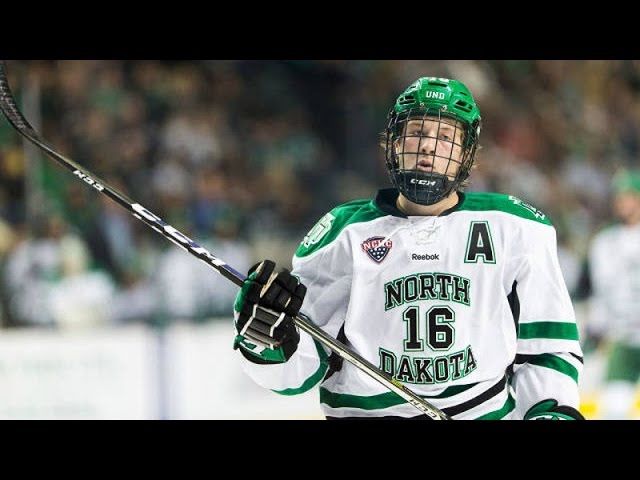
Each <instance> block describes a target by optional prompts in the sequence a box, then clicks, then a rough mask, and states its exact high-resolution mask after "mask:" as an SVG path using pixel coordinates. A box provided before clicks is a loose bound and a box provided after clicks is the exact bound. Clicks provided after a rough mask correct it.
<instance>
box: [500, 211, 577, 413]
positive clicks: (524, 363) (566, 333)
mask: <svg viewBox="0 0 640 480" xmlns="http://www.w3.org/2000/svg"><path fill="white" fill-rule="evenodd" d="M520 245H521V246H522V252H521V254H519V255H515V256H514V259H513V264H512V266H513V268H515V272H516V273H515V282H516V283H515V292H516V295H517V299H518V303H519V315H518V316H519V318H518V319H517V320H518V321H517V325H518V328H517V348H516V357H515V363H514V365H513V377H512V381H511V385H512V387H513V389H514V393H515V398H516V416H517V418H524V414H525V413H526V412H527V410H529V409H530V408H531V407H532V406H533V405H535V404H536V403H538V402H540V401H542V400H547V399H551V400H556V401H557V402H558V404H559V405H563V406H568V407H571V408H574V409H576V410H577V409H578V408H579V390H578V380H579V376H580V374H581V372H582V366H583V360H582V350H581V348H580V344H579V338H578V326H577V324H576V318H575V313H574V310H573V305H572V303H571V299H570V297H569V293H568V291H567V287H566V285H565V281H564V278H563V276H562V271H561V270H560V264H559V260H558V254H557V243H556V232H555V229H554V228H553V226H550V225H542V224H533V223H532V224H529V225H527V228H526V229H525V230H524V231H523V233H522V239H521V243H520Z"/></svg>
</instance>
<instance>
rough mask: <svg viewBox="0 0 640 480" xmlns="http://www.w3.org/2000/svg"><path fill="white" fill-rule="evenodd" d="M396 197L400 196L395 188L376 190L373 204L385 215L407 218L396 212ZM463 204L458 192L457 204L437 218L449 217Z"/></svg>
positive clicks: (461, 193)
mask: <svg viewBox="0 0 640 480" xmlns="http://www.w3.org/2000/svg"><path fill="white" fill-rule="evenodd" d="M398 195H400V193H399V192H398V190H396V189H395V188H383V189H381V190H378V193H377V194H376V198H375V199H374V200H373V202H374V204H375V206H376V207H377V208H379V209H380V210H382V211H383V212H385V213H388V214H389V215H393V216H394V217H401V218H407V216H406V215H405V214H404V213H402V212H401V211H400V210H398V207H396V200H398ZM463 203H464V192H458V203H456V204H455V205H454V206H453V207H451V208H449V209H447V210H445V211H444V212H442V213H441V214H440V215H439V216H440V217H444V216H445V215H449V214H450V213H453V212H455V211H456V210H458V208H460V205H462V204H463Z"/></svg>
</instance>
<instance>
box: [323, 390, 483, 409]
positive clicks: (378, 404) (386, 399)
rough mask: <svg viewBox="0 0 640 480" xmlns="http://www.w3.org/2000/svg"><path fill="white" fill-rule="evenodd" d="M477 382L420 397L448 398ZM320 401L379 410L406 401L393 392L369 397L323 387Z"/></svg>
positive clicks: (329, 404)
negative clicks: (336, 391) (337, 391)
mask: <svg viewBox="0 0 640 480" xmlns="http://www.w3.org/2000/svg"><path fill="white" fill-rule="evenodd" d="M476 385H477V383H472V384H470V385H457V386H453V387H449V388H447V389H445V390H444V391H443V392H442V393H440V394H438V395H434V396H432V397H427V396H425V395H421V396H422V398H430V399H431V398H448V397H453V396H454V395H458V394H459V393H462V392H464V391H465V390H468V389H470V388H471V387H475V386H476ZM320 402H321V403H324V404H326V405H328V406H330V407H332V408H341V407H351V408H360V409H362V410H379V409H382V408H389V407H395V406H396V405H400V404H402V403H407V402H406V400H404V399H402V398H401V397H399V396H398V395H397V394H395V393H393V392H387V393H381V394H379V395H372V396H369V397H365V396H360V395H350V394H347V393H334V392H330V391H329V390H327V389H326V388H324V387H320Z"/></svg>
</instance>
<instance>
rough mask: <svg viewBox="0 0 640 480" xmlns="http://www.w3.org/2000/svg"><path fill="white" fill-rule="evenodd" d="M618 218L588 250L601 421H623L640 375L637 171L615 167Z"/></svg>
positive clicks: (639, 181)
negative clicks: (602, 365)
mask: <svg viewBox="0 0 640 480" xmlns="http://www.w3.org/2000/svg"><path fill="white" fill-rule="evenodd" d="M611 190H612V193H613V203H612V207H613V213H614V215H615V216H616V217H617V219H618V220H619V222H618V223H616V224H614V225H609V226H607V227H606V228H604V229H602V230H601V231H600V232H598V234H596V235H595V236H594V238H593V240H592V243H591V248H590V251H589V273H590V278H591V286H592V289H593V291H592V296H591V301H590V310H591V316H590V319H589V323H588V325H587V332H588V334H589V336H592V337H594V338H599V339H601V340H602V339H606V340H608V341H607V343H606V344H603V346H604V347H605V350H606V352H607V368H606V373H605V387H604V390H603V395H602V412H601V415H600V416H601V418H603V419H625V418H630V417H631V416H632V407H633V403H634V399H635V393H636V389H637V382H638V379H639V378H640V314H639V312H640V255H639V253H640V248H639V247H638V245H640V171H637V170H620V171H618V172H617V173H616V175H614V177H613V179H612V182H611Z"/></svg>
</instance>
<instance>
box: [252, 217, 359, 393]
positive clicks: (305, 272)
mask: <svg viewBox="0 0 640 480" xmlns="http://www.w3.org/2000/svg"><path fill="white" fill-rule="evenodd" d="M331 217H332V215H331V213H329V214H327V215H325V216H324V217H323V218H322V219H321V220H320V221H319V222H318V223H317V224H316V226H315V227H314V228H313V229H312V230H311V231H310V232H309V234H308V235H307V236H305V239H304V240H303V242H302V243H301V244H300V247H299V248H298V250H297V251H296V253H295V255H294V256H293V260H292V265H293V269H292V274H293V275H295V276H297V277H298V278H299V279H300V282H301V283H302V284H304V285H305V286H306V287H307V294H306V296H305V299H304V302H303V305H302V308H301V310H300V314H301V315H303V316H304V317H306V318H307V319H308V320H309V321H310V322H313V323H314V324H315V325H317V326H318V327H320V328H321V329H322V330H324V331H325V332H326V333H327V334H328V335H330V336H332V337H333V338H336V337H337V335H338V332H339V330H340V328H341V326H342V324H343V322H344V318H345V315H346V312H347V308H348V304H349V292H350V290H351V279H352V260H351V255H350V253H349V251H348V248H349V246H348V243H347V242H346V240H345V238H344V233H343V232H342V233H340V232H336V231H332V229H335V228H337V227H336V226H335V225H332V224H331V222H330V221H328V220H330V219H331ZM319 226H322V227H319ZM323 240H324V241H323ZM329 354H330V351H329V350H328V349H326V348H325V347H324V346H322V345H321V344H320V343H318V342H317V341H316V340H314V339H313V338H312V337H311V336H310V335H309V334H307V333H306V332H304V331H300V343H299V344H298V349H297V350H296V352H295V353H294V354H293V355H292V356H291V358H290V359H289V360H288V361H287V362H285V363H282V364H276V365H259V364H254V363H251V362H250V361H248V360H246V359H244V358H243V359H242V365H243V369H244V371H245V372H246V373H247V374H248V375H249V376H250V377H251V378H252V379H253V380H254V381H255V382H256V383H257V384H259V385H261V386H262V387H265V388H268V389H271V390H273V391H275V392H277V393H281V394H283V395H296V394H300V393H304V392H306V391H308V390H310V389H311V388H313V387H314V386H316V385H317V384H318V383H320V381H321V380H322V379H323V378H324V376H325V374H326V372H327V369H328V367H329V364H328V357H329Z"/></svg>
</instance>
